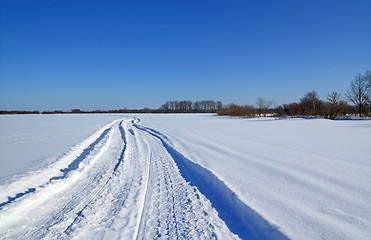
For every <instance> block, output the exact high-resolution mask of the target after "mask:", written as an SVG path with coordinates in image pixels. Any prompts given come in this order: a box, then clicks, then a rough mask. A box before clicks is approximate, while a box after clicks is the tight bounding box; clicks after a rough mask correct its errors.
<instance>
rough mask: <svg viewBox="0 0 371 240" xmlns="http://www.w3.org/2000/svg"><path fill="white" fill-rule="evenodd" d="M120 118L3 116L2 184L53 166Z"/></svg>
mask: <svg viewBox="0 0 371 240" xmlns="http://www.w3.org/2000/svg"><path fill="white" fill-rule="evenodd" d="M117 118H119V117H117V116H114V115H96V114H95V115H93V114H91V115H90V114H89V115H80V114H74V115H59V114H58V115H21V116H20V115H1V116H0V153H1V158H0V166H1V168H0V184H3V183H4V181H5V180H6V179H7V178H9V177H11V176H14V175H16V174H21V173H24V172H26V171H29V170H36V169H38V168H40V167H42V166H44V165H45V164H48V163H50V162H53V161H55V160H56V157H57V156H58V155H60V154H62V153H63V152H65V151H66V150H67V149H68V148H70V147H72V146H73V145H75V144H78V143H79V142H81V141H82V140H84V139H86V138H87V137H89V136H90V135H91V134H93V132H94V131H97V130H98V129H100V128H102V127H103V126H104V125H106V124H108V123H110V122H112V121H113V120H115V119H117Z"/></svg>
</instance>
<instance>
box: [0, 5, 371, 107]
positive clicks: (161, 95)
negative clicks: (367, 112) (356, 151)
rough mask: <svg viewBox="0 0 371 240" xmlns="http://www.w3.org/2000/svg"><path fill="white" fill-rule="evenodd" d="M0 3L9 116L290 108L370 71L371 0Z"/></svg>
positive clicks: (1, 81) (2, 99) (0, 58)
mask: <svg viewBox="0 0 371 240" xmlns="http://www.w3.org/2000/svg"><path fill="white" fill-rule="evenodd" d="M0 2H1V22H0V31H1V32H0V33H1V35H0V109H2V110H13V109H17V110H56V109H61V110H70V109H72V108H80V109H84V110H94V109H104V110H106V109H119V108H125V107H126V108H143V107H151V108H158V107H160V106H161V105H162V104H163V103H164V102H166V101H168V100H192V101H195V100H206V99H211V100H220V101H222V102H223V103H231V102H234V103H237V104H254V103H255V102H256V99H257V98H258V97H263V98H266V99H270V100H273V101H274V102H275V103H276V104H283V103H290V102H295V101H298V100H299V99H300V98H301V97H302V96H303V95H304V94H305V93H306V92H308V91H311V90H316V91H317V92H318V94H319V95H320V97H321V98H322V99H324V98H325V95H326V94H327V93H328V92H332V91H340V92H342V93H344V92H345V91H346V90H347V89H348V88H349V85H350V81H351V80H353V77H354V75H355V74H357V73H358V72H362V73H363V72H364V71H366V70H370V69H371V1H370V0H368V1H364V0H357V1H349V0H346V1H341V0H340V1H324V0H318V1H317V0H310V1H309V0H291V1H286V0H282V1H273V0H272V1H268V0H262V1H259V0H255V1H252V0H251V1H237V0H236V1H227V0H226V1H219V0H213V1H211V0H210V1H208V0H197V1H193V0H182V1H181V0H167V1H162V0H156V1H155V0H152V1H141V0H139V1H134V0H132V1H110V0H107V1H97V0H89V1H82V0H63V1H62V0H45V1H38V0H33V1H26V0H25V1H20V0H0Z"/></svg>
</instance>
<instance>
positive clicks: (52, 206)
mask: <svg viewBox="0 0 371 240" xmlns="http://www.w3.org/2000/svg"><path fill="white" fill-rule="evenodd" d="M60 162H61V163H63V164H64V166H61V165H58V167H60V168H59V169H52V170H53V171H51V170H50V169H48V171H49V172H48V174H49V175H47V174H45V173H43V172H42V171H41V172H40V173H39V174H40V177H39V178H37V179H42V177H43V176H48V177H46V178H45V179H44V180H39V182H38V184H37V185H35V186H27V187H26V188H25V189H24V191H23V192H18V193H14V192H12V191H11V186H12V184H13V185H14V186H15V185H16V184H24V182H27V178H26V179H24V178H22V179H19V180H17V181H19V182H14V183H11V184H10V185H9V187H8V188H4V189H5V190H6V191H5V190H4V193H5V194H8V195H7V197H8V199H7V201H5V200H3V201H1V200H0V238H4V239H13V238H20V239H40V238H45V239H69V238H80V239H81V238H82V239H92V238H94V239H103V238H104V239H153V238H171V239H174V238H181V239H191V238H192V239H194V238H196V239H199V238H204V239H213V238H215V239H216V238H221V239H237V238H238V237H240V238H243V239H247V238H249V239H286V237H285V236H284V235H283V234H281V233H280V232H279V231H278V230H276V229H275V228H273V227H271V226H270V225H269V224H268V223H267V222H266V221H265V220H264V219H262V218H261V217H260V216H259V215H257V214H256V213H255V212H254V211H253V210H252V209H250V208H248V207H247V206H246V205H245V204H244V203H242V202H241V201H240V200H239V199H238V198H237V196H236V195H235V194H234V193H233V192H232V191H231V190H230V189H229V188H228V187H227V186H226V185H225V184H224V183H223V182H222V181H220V180H219V179H218V178H217V177H216V176H214V175H213V174H212V173H211V172H210V171H208V170H207V169H205V168H203V167H201V166H200V165H198V164H196V163H194V162H192V161H191V160H189V159H187V158H185V157H184V156H183V155H182V154H180V153H179V152H177V151H176V150H175V149H174V148H173V147H171V144H170V143H169V140H168V139H167V137H166V136H164V135H163V134H161V133H159V132H157V131H155V130H153V129H150V128H147V127H144V126H141V125H139V119H133V118H127V119H123V120H117V121H114V122H113V123H111V124H109V125H108V126H106V127H105V128H104V129H101V130H100V132H99V133H96V134H95V135H94V137H92V138H90V139H89V140H88V141H87V142H85V143H84V144H81V147H80V148H78V149H75V151H72V152H70V153H67V155H66V156H64V157H62V158H61V161H60ZM63 164H62V165H63ZM56 166H57V165H56ZM55 168H56V167H55ZM42 174H44V175H42ZM9 189H10V190H9ZM4 193H1V195H3V194H4ZM0 199H4V196H1V198H0Z"/></svg>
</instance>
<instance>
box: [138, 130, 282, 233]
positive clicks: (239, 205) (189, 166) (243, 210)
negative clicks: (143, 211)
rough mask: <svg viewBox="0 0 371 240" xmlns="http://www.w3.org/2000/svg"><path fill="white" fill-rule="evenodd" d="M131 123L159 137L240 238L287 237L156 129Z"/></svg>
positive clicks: (183, 173)
mask: <svg viewBox="0 0 371 240" xmlns="http://www.w3.org/2000/svg"><path fill="white" fill-rule="evenodd" d="M133 124H134V123H133ZM134 126H135V127H137V128H138V129H140V130H143V131H146V132H147V133H149V134H151V135H152V136H154V137H156V138H157V139H159V140H160V141H161V143H162V145H163V146H164V147H165V149H166V150H167V152H168V153H169V154H170V155H171V157H172V158H173V159H174V161H175V162H176V164H177V165H178V168H179V171H180V173H181V175H182V176H183V177H184V179H185V180H186V181H187V182H189V183H190V184H191V185H192V186H195V187H197V189H198V190H199V191H200V192H201V193H202V194H203V195H205V196H206V198H208V199H209V201H210V202H211V204H212V206H213V207H214V208H215V209H216V211H217V212H218V215H219V217H220V218H221V219H222V220H223V221H224V222H225V224H226V225H227V226H228V228H229V229H230V230H231V231H232V232H233V233H234V234H237V235H238V236H239V237H240V238H241V239H275V240H276V239H278V240H284V239H285V240H286V239H288V238H287V237H286V236H285V235H283V234H282V233H281V232H280V231H279V230H278V229H277V228H275V227H274V226H272V225H270V224H269V223H268V222H267V221H266V220H265V219H263V218H262V217H261V216H260V215H259V214H257V213H256V212H255V211H254V210H253V209H251V208H250V207H248V206H247V205H245V204H244V203H243V202H242V201H241V200H240V199H239V198H238V197H237V195H236V194H235V193H234V192H233V191H232V190H230V189H229V188H228V187H227V186H226V185H225V184H224V182H222V181H221V180H220V179H218V178H217V177H216V176H215V175H214V174H213V173H212V172H210V171H209V170H207V169H206V168H204V167H202V166H200V165H199V164H197V163H194V162H193V161H191V160H189V159H188V158H186V157H184V156H183V155H182V154H181V153H179V152H178V151H177V150H175V149H174V148H173V147H171V146H170V145H169V144H168V143H167V142H165V141H164V140H163V138H162V137H160V136H159V135H158V134H159V132H157V131H154V130H152V129H150V128H147V127H143V126H139V125H137V124H134ZM161 135H162V134H161Z"/></svg>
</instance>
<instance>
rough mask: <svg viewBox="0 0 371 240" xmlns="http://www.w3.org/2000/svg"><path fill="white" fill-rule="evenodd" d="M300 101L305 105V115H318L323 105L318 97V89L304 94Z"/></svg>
mask: <svg viewBox="0 0 371 240" xmlns="http://www.w3.org/2000/svg"><path fill="white" fill-rule="evenodd" d="M300 103H301V105H302V107H303V110H304V114H305V115H314V116H316V115H318V114H319V112H320V110H321V109H320V108H321V105H322V102H321V100H320V99H319V97H318V94H317V92H316V91H314V90H313V91H311V92H308V93H306V94H305V95H304V97H303V98H302V99H300Z"/></svg>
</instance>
